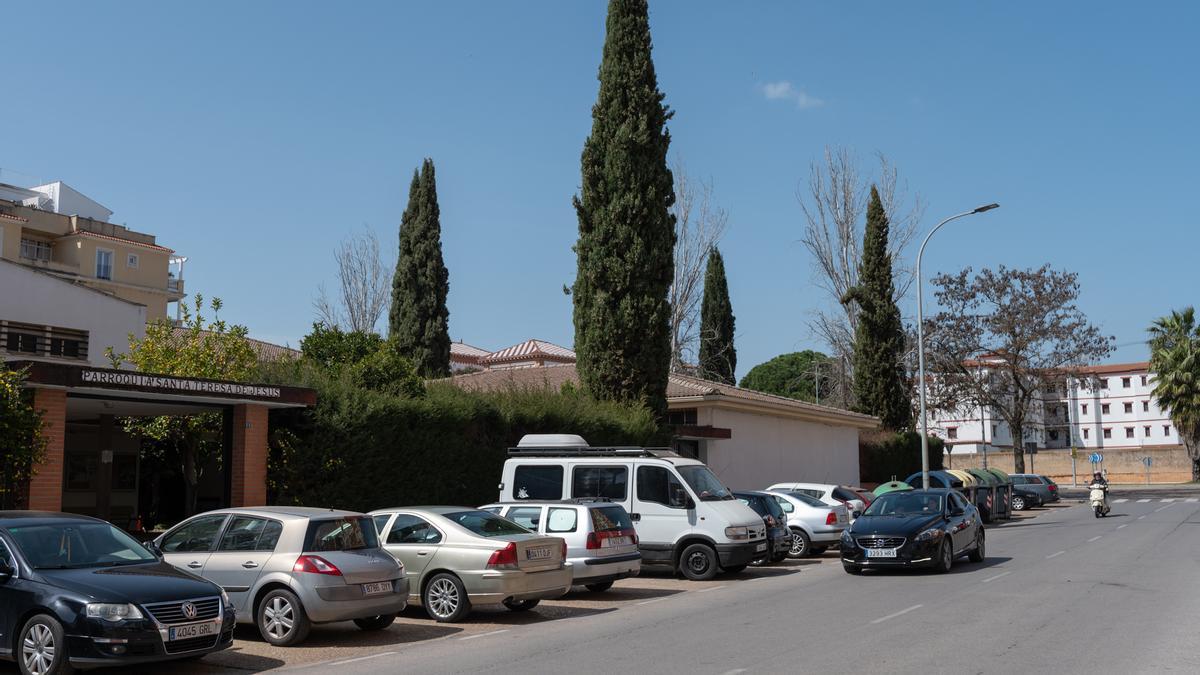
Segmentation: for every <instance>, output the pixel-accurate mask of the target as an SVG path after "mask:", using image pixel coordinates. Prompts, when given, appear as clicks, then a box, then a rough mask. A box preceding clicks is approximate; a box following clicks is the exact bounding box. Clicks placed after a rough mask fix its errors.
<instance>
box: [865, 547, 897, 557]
mask: <svg viewBox="0 0 1200 675" xmlns="http://www.w3.org/2000/svg"><path fill="white" fill-rule="evenodd" d="M867 557H868V558H895V557H896V549H894V548H869V549H867Z"/></svg>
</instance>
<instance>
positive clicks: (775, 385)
mask: <svg viewBox="0 0 1200 675" xmlns="http://www.w3.org/2000/svg"><path fill="white" fill-rule="evenodd" d="M829 366H830V361H829V357H828V356H826V355H824V354H822V353H821V352H816V351H812V350H811V349H806V350H804V351H802V352H792V353H791V354H780V355H779V356H776V357H775V358H773V359H771V360H770V361H766V362H764V363H760V364H758V365H757V366H754V367H753V368H751V369H750V372H748V373H746V376H745V377H743V378H742V382H741V384H740V385H739V386H741V387H743V388H745V389H753V390H754V391H761V392H764V393H767V394H775V395H777V396H787V397H788V398H794V399H799V400H801V401H812V402H816V403H820V398H821V396H822V395H824V394H825V393H826V392H828V391H829V374H828V373H829Z"/></svg>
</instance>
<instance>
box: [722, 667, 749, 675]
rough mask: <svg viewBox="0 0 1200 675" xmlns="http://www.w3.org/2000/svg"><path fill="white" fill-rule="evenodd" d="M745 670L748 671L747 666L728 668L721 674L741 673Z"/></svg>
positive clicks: (733, 674)
mask: <svg viewBox="0 0 1200 675" xmlns="http://www.w3.org/2000/svg"><path fill="white" fill-rule="evenodd" d="M744 672H746V669H745V668H734V669H733V670H727V671H725V672H724V673H721V675H738V674H739V673H744Z"/></svg>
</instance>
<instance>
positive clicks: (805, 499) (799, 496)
mask: <svg viewBox="0 0 1200 675" xmlns="http://www.w3.org/2000/svg"><path fill="white" fill-rule="evenodd" d="M787 494H788V496H789V497H791V498H792V499H795V500H796V501H798V502H801V503H803V504H808V505H809V506H816V507H826V508H828V506H829V505H828V504H826V503H825V502H823V501H821V500H820V499H817V498H816V497H814V496H812V495H810V494H808V493H807V492H789V493H787Z"/></svg>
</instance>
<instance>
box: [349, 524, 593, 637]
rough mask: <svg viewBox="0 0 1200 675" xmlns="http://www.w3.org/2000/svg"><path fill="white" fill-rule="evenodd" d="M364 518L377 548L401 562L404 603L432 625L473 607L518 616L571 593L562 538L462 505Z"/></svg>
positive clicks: (568, 569)
mask: <svg viewBox="0 0 1200 675" xmlns="http://www.w3.org/2000/svg"><path fill="white" fill-rule="evenodd" d="M370 515H371V516H373V517H374V518H375V525H376V527H377V528H378V530H379V533H380V536H381V537H382V538H383V546H384V549H385V550H386V551H387V552H388V553H391V554H392V555H394V556H396V558H397V559H399V560H400V562H401V563H403V565H404V569H405V571H406V573H407V574H408V583H409V589H410V590H409V594H410V595H409V598H410V601H411V602H419V603H420V604H421V605H422V606H423V607H424V608H425V611H426V612H427V613H428V614H429V616H430V617H431V618H433V619H436V620H437V621H443V622H444V621H458V620H460V619H462V618H463V617H465V616H466V615H467V614H468V613H469V612H470V611H471V607H472V606H473V605H500V604H502V605H504V606H505V607H507V608H508V609H510V610H513V611H514V612H519V611H524V610H528V609H532V608H533V607H535V606H537V604H538V602H539V601H540V600H542V599H544V598H557V597H560V596H562V595H564V594H566V592H567V591H569V590H570V589H571V576H572V575H571V571H572V570H571V564H570V563H568V562H566V560H565V557H566V556H565V549H566V541H565V540H563V539H562V538H561V537H548V536H543V535H539V534H536V533H533V532H530V531H529V530H527V529H525V528H523V527H521V526H520V525H517V524H516V523H514V522H512V521H511V520H508V519H506V518H501V517H500V516H497V515H495V514H494V513H489V512H487V511H481V510H479V509H472V508H467V507H462V506H426V507H413V508H399V509H381V510H378V511H372V512H371V513H370Z"/></svg>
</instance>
